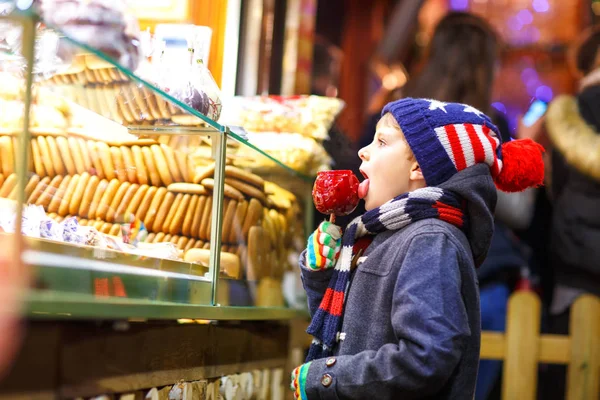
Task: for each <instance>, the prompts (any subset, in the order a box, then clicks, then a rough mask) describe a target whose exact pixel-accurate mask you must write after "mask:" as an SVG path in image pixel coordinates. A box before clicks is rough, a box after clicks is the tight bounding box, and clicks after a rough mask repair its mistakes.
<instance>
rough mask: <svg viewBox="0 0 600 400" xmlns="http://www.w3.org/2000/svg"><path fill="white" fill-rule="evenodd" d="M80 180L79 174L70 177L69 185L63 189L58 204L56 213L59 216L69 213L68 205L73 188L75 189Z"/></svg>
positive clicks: (71, 197)
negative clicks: (63, 191)
mask: <svg viewBox="0 0 600 400" xmlns="http://www.w3.org/2000/svg"><path fill="white" fill-rule="evenodd" d="M80 180H81V177H80V176H79V175H73V176H72V177H71V181H70V182H69V185H68V186H67V188H66V190H65V193H64V195H63V198H62V200H61V202H60V205H59V206H58V215H60V216H61V217H64V216H67V215H69V207H70V205H71V201H72V199H73V195H74V194H75V190H77V186H78V185H79V181H80ZM63 182H64V181H63Z"/></svg>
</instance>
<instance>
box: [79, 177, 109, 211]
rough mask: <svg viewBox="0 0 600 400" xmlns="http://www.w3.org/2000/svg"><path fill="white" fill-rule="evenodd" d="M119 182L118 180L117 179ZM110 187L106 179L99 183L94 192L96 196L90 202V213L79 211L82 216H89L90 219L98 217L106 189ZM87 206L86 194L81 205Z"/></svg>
mask: <svg viewBox="0 0 600 400" xmlns="http://www.w3.org/2000/svg"><path fill="white" fill-rule="evenodd" d="M117 182H118V181H117ZM107 189H108V181H107V180H106V179H102V180H101V181H100V182H99V183H98V187H97V188H96V192H95V193H94V197H92V200H91V201H90V203H89V213H88V215H85V214H83V213H81V212H80V213H79V215H80V216H82V217H86V216H87V217H88V219H96V218H97V216H98V213H97V211H98V208H99V207H100V201H101V200H102V198H103V197H104V195H105V194H106V191H107ZM84 206H85V195H84V199H83V202H82V203H81V207H84Z"/></svg>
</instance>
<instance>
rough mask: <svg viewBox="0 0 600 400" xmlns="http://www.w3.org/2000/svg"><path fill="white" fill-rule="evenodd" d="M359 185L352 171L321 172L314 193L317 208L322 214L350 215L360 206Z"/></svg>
mask: <svg viewBox="0 0 600 400" xmlns="http://www.w3.org/2000/svg"><path fill="white" fill-rule="evenodd" d="M358 185H359V182H358V178H357V177H356V176H355V175H354V174H353V173H352V171H349V170H338V171H323V172H319V173H318V174H317V179H316V180H315V185H314V186H313V191H312V195H313V201H314V203H315V207H317V210H319V212H320V213H322V214H335V215H337V216H343V215H348V214H350V213H351V212H352V211H354V209H355V208H356V206H357V205H358V200H359V199H358Z"/></svg>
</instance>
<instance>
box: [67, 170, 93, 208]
mask: <svg viewBox="0 0 600 400" xmlns="http://www.w3.org/2000/svg"><path fill="white" fill-rule="evenodd" d="M89 181H90V174H88V173H87V172H84V173H82V174H81V175H79V179H78V181H77V186H75V188H74V189H73V195H72V197H71V200H70V201H69V207H68V214H70V215H77V212H78V211H79V205H80V204H81V199H82V198H83V194H84V193H85V189H86V187H87V185H88V183H89ZM61 208H62V204H61Z"/></svg>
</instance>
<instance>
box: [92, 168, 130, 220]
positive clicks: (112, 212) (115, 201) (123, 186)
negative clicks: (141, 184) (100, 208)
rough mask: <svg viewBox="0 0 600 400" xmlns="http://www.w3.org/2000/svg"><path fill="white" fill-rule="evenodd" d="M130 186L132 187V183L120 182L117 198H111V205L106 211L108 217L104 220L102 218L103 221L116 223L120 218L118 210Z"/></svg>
mask: <svg viewBox="0 0 600 400" xmlns="http://www.w3.org/2000/svg"><path fill="white" fill-rule="evenodd" d="M117 181H118V179H117ZM130 186H131V183H129V182H120V181H119V187H118V189H117V192H116V193H115V197H112V198H109V201H110V205H109V206H108V209H107V211H106V217H104V218H102V217H101V218H102V219H103V220H105V221H107V222H115V218H118V217H119V216H117V214H116V212H117V209H118V208H119V206H120V205H121V203H122V202H124V197H125V194H126V193H127V191H128V190H129V187H130ZM111 199H112V200H111ZM98 216H100V215H98Z"/></svg>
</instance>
